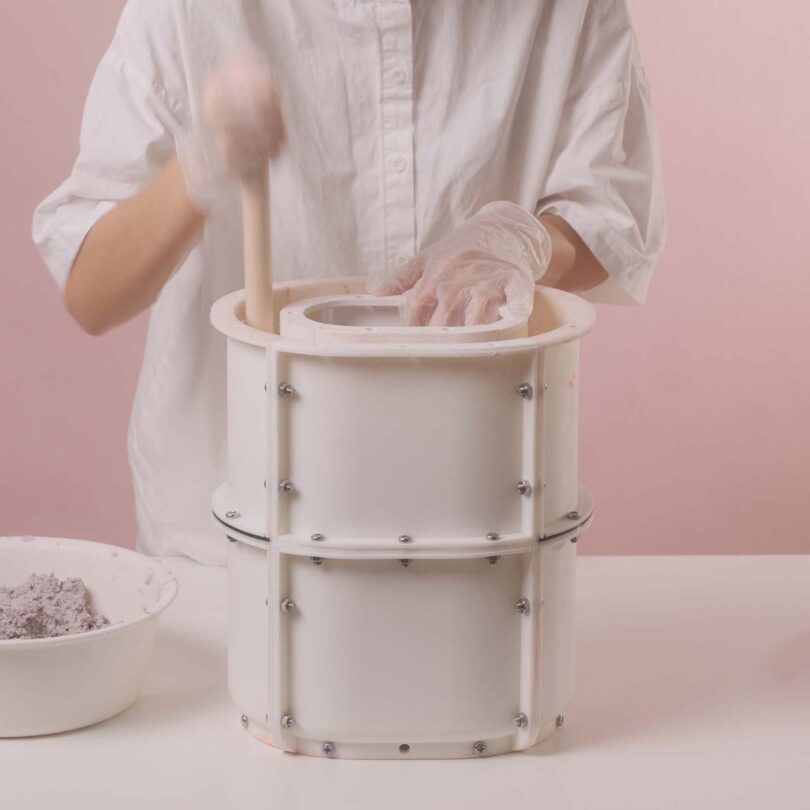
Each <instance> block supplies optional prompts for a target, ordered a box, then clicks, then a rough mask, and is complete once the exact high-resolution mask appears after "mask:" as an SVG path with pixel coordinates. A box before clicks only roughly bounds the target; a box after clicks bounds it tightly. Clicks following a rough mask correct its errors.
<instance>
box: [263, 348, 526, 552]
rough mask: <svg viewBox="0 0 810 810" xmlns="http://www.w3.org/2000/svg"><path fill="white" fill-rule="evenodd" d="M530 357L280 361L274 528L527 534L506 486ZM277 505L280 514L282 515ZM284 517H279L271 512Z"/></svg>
mask: <svg viewBox="0 0 810 810" xmlns="http://www.w3.org/2000/svg"><path fill="white" fill-rule="evenodd" d="M533 361H534V352H531V351H527V352H525V353H521V354H513V355H507V356H494V357H480V358H471V359H467V358H457V359H453V358H433V359H426V358H410V359H404V358H329V359H325V358H320V357H317V356H297V355H289V356H284V357H283V358H282V360H281V361H280V365H281V370H280V371H279V372H278V376H279V378H281V377H283V378H284V379H285V380H287V381H289V382H290V383H292V384H293V385H294V386H295V389H296V395H295V397H293V398H290V399H289V400H288V401H287V402H285V403H284V404H283V408H279V412H280V417H279V418H280V425H279V430H278V433H277V435H279V436H280V437H281V440H282V441H283V442H284V446H283V447H281V448H280V449H279V459H280V464H281V467H280V469H279V472H278V477H279V478H287V479H290V480H291V481H292V482H293V483H294V485H295V488H296V492H295V494H294V495H292V496H287V497H285V498H284V499H283V500H282V503H281V505H280V507H279V509H280V513H281V514H280V518H279V520H280V525H279V531H280V532H281V533H287V532H289V533H292V534H295V535H298V536H301V537H309V535H311V534H312V533H315V532H318V533H322V534H325V535H326V536H327V538H331V537H349V538H379V539H386V538H397V537H398V536H400V535H403V534H407V535H411V536H412V537H413V538H414V541H417V542H418V540H419V538H436V537H439V538H448V537H482V536H484V535H486V534H487V532H498V533H499V534H501V535H506V534H511V533H517V532H521V531H524V530H525V531H526V532H527V533H528V532H530V531H531V526H530V525H524V524H529V520H528V519H527V516H525V515H524V507H525V504H524V499H523V496H521V495H520V494H518V492H517V489H516V487H517V483H518V481H519V480H520V479H521V477H522V475H523V470H524V466H525V465H524V452H526V453H533V452H534V446H533V445H532V444H529V442H528V441H524V438H525V437H524V409H523V408H524V400H523V399H522V398H521V397H520V396H518V395H517V393H516V390H517V387H518V386H519V385H520V383H521V382H523V381H525V380H527V379H531V375H532V374H533V369H534V365H533ZM282 510H283V511H282ZM282 515H284V517H282Z"/></svg>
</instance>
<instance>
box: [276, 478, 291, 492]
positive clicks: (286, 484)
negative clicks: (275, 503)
mask: <svg viewBox="0 0 810 810" xmlns="http://www.w3.org/2000/svg"><path fill="white" fill-rule="evenodd" d="M278 491H279V492H280V493H281V494H282V495H289V494H291V493H293V492H295V484H293V482H292V481H289V480H288V479H286V478H284V479H283V480H281V481H279V482H278Z"/></svg>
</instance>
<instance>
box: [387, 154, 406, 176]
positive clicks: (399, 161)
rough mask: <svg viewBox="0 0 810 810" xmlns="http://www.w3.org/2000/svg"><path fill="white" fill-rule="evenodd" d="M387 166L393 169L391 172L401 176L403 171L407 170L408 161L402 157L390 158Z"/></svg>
mask: <svg viewBox="0 0 810 810" xmlns="http://www.w3.org/2000/svg"><path fill="white" fill-rule="evenodd" d="M388 165H389V166H390V167H391V169H393V171H395V172H397V174H402V172H404V171H405V169H407V168H408V161H407V160H405V158H404V157H394V158H391V160H390V161H389V163H388Z"/></svg>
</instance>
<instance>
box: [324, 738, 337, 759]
mask: <svg viewBox="0 0 810 810" xmlns="http://www.w3.org/2000/svg"><path fill="white" fill-rule="evenodd" d="M321 751H323V752H324V754H326V756H328V757H331V756H332V754H334V753H335V744H334V743H333V742H329V740H327V741H326V742H325V743H324V744H323V745H322V746H321Z"/></svg>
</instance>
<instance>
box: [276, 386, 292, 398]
mask: <svg viewBox="0 0 810 810" xmlns="http://www.w3.org/2000/svg"><path fill="white" fill-rule="evenodd" d="M278 393H279V394H280V395H281V396H282V397H292V396H295V387H294V386H292V385H290V384H289V383H286V382H285V383H281V385H280V386H279V387H278Z"/></svg>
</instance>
